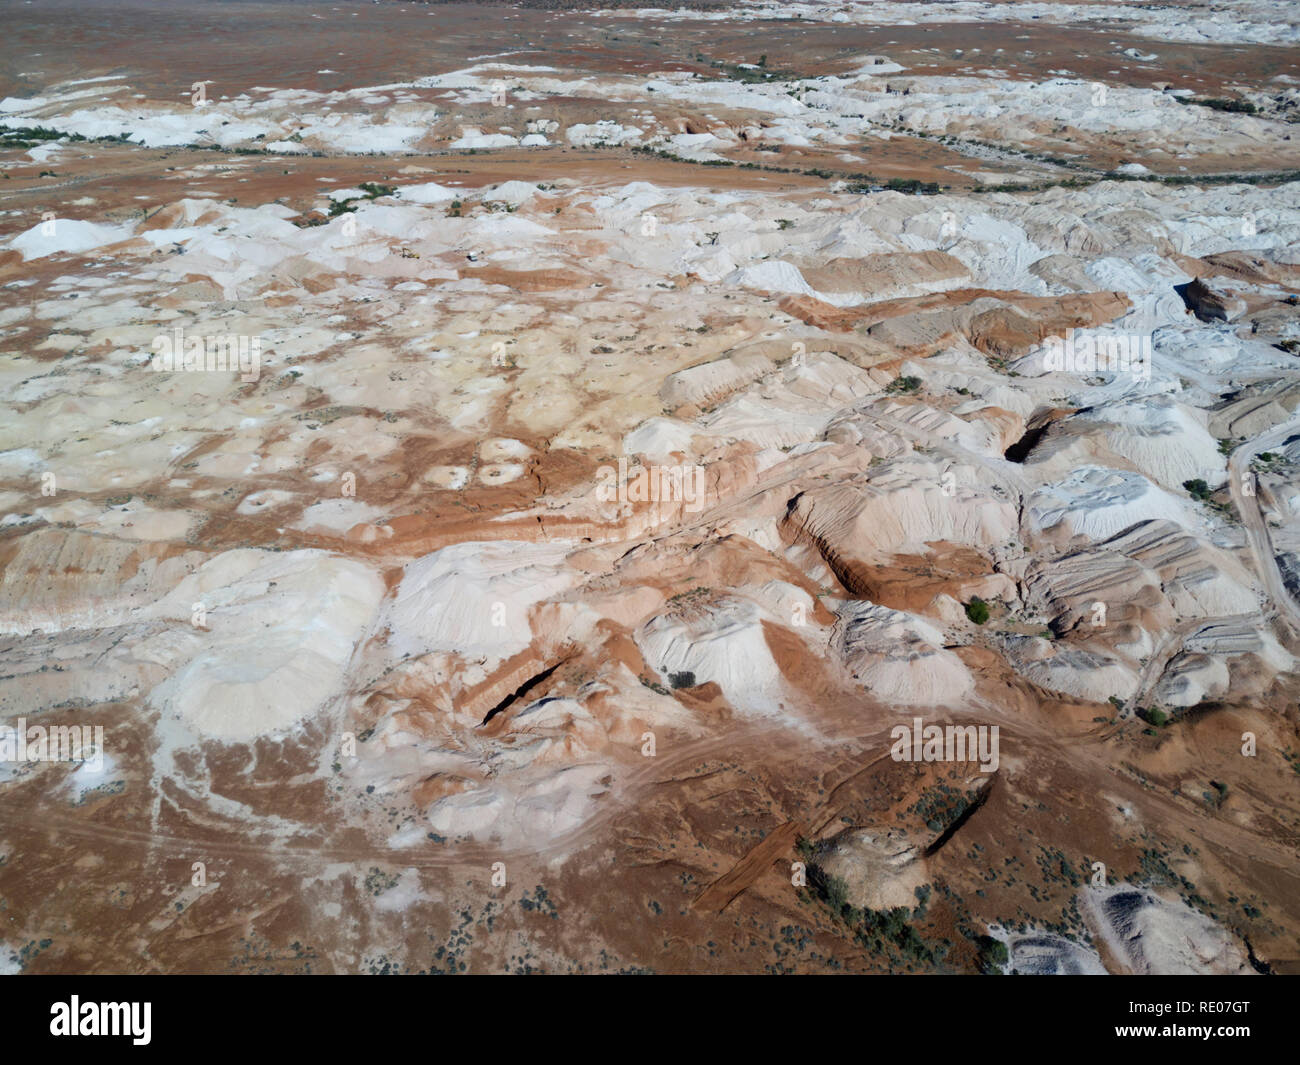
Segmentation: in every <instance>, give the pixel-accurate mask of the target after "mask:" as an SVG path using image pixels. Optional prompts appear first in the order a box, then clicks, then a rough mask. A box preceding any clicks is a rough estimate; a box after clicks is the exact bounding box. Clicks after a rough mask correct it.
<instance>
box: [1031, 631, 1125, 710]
mask: <svg viewBox="0 0 1300 1065" xmlns="http://www.w3.org/2000/svg"><path fill="white" fill-rule="evenodd" d="M1006 659H1007V662H1008V663H1010V665H1011V666H1012V668H1014V669H1015V671H1016V672H1017V673H1019V674H1020V675H1021V676H1022V677H1024V678H1025V679H1026V680H1029V681H1032V682H1033V683H1034V684H1037V685H1038V686H1039V687H1042V688H1048V689H1050V690H1052V691H1058V692H1064V693H1065V694H1066V695H1075V696H1078V697H1079V698H1080V699H1088V700H1090V701H1092V702H1094V703H1104V702H1106V701H1107V700H1108V699H1109V698H1110V697H1111V696H1112V695H1115V696H1118V697H1119V698H1121V699H1131V698H1132V697H1133V696H1134V695H1135V694H1137V687H1138V675H1137V673H1136V671H1134V670H1133V669H1132V668H1131V667H1129V666H1127V665H1125V664H1124V663H1123V662H1121V661H1120V660H1119V659H1117V658H1112V657H1111V656H1110V655H1107V654H1102V653H1100V652H1098V651H1093V650H1085V649H1084V648H1081V647H1058V646H1056V645H1054V644H1053V643H1052V642H1051V641H1050V640H1045V639H1043V638H1042V637H1040V636H1016V637H1012V638H1010V639H1008V640H1007V641H1006Z"/></svg>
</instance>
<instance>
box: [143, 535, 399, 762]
mask: <svg viewBox="0 0 1300 1065" xmlns="http://www.w3.org/2000/svg"><path fill="white" fill-rule="evenodd" d="M383 595H384V583H383V581H382V580H381V579H380V577H379V575H378V574H377V573H375V572H374V571H373V570H372V569H371V568H370V567H368V566H365V565H363V564H361V563H359V562H353V561H349V560H347V559H342V558H338V557H336V556H334V555H331V554H329V553H327V552H325V551H314V550H308V551H290V552H283V553H281V552H273V551H255V550H238V551H227V552H225V553H224V554H221V555H218V556H217V557H216V558H214V559H212V560H211V561H210V562H207V563H205V564H204V565H203V566H202V567H200V568H199V570H198V571H197V572H196V573H194V574H192V575H191V576H189V577H187V578H186V579H185V580H183V581H182V582H181V583H180V584H179V585H178V586H177V587H176V589H175V590H174V591H173V592H172V593H171V594H169V595H168V596H167V597H166V598H165V599H163V600H161V601H160V602H159V603H158V604H157V605H156V606H155V607H154V608H153V610H152V611H151V613H153V614H155V615H156V616H157V617H160V618H167V619H171V620H177V619H181V618H183V619H185V620H186V621H189V620H190V619H191V618H192V616H193V613H194V604H197V603H202V604H203V606H204V608H205V610H206V613H207V617H206V630H204V629H201V628H196V629H194V632H193V637H192V639H191V640H190V641H188V642H189V644H190V647H191V649H192V654H191V655H190V657H189V658H188V660H187V661H184V662H183V663H178V664H177V665H176V666H175V667H173V668H174V672H173V673H172V675H171V676H170V677H169V678H168V679H167V680H165V681H164V682H163V683H162V684H160V685H158V687H156V688H155V689H154V690H153V691H152V692H151V693H150V696H149V700H150V702H151V704H152V705H154V706H156V707H158V708H159V709H160V710H161V711H162V712H163V714H164V715H172V716H176V717H179V718H181V719H182V720H183V721H184V722H185V723H186V724H187V725H188V726H190V727H191V728H192V729H193V730H194V731H196V732H198V733H200V734H201V735H203V736H206V737H210V738H212V739H218V740H225V741H228V742H241V741H248V740H252V739H255V738H257V737H258V736H264V735H268V734H271V733H275V732H279V731H282V730H284V729H287V728H290V727H291V726H293V725H295V724H297V723H298V722H300V721H302V720H304V719H305V718H308V717H310V716H311V715H312V714H314V713H315V712H317V711H318V710H319V709H320V708H321V707H322V706H323V705H324V704H325V702H326V701H327V700H328V699H329V698H330V697H331V696H332V695H334V694H336V693H337V692H338V691H339V689H340V687H341V686H342V684H343V680H344V676H345V674H346V672H347V668H348V664H349V662H350V661H351V658H352V652H353V650H354V648H355V647H356V645H357V643H358V641H359V640H360V639H361V638H362V637H363V636H364V634H365V633H366V631H367V629H368V628H369V625H370V622H371V620H372V619H373V617H374V615H375V611H376V610H377V608H378V606H379V603H380V601H381V600H382V598H383Z"/></svg>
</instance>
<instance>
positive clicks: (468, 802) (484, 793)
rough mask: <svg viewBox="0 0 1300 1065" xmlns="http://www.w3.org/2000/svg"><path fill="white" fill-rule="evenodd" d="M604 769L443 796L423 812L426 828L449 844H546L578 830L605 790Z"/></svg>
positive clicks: (588, 767)
mask: <svg viewBox="0 0 1300 1065" xmlns="http://www.w3.org/2000/svg"><path fill="white" fill-rule="evenodd" d="M609 777H610V768H609V766H607V765H604V764H601V763H596V764H585V765H575V766H567V767H565V768H563V769H559V770H556V771H554V772H551V773H547V774H545V775H543V776H541V777H540V778H539V779H535V780H532V781H531V782H529V783H526V784H517V785H515V786H514V787H513V788H512V787H511V786H509V785H508V784H506V783H504V782H501V783H497V784H492V785H488V786H486V787H482V788H476V789H474V790H472V791H467V792H461V793H459V794H455V795H447V796H445V797H444V798H441V799H439V800H438V801H437V802H435V803H434V804H433V805H432V806H430V807H429V812H428V818H429V824H430V825H431V826H432V827H433V829H434V831H435V832H438V833H439V834H440V835H444V836H449V837H451V838H453V839H460V838H464V837H469V838H472V839H483V840H486V839H497V840H504V841H506V842H510V843H521V842H528V843H534V844H535V843H537V842H538V841H541V840H551V839H556V838H557V837H560V836H563V835H564V834H565V833H567V832H572V831H573V830H574V829H576V828H578V827H580V826H581V825H582V823H583V822H584V821H586V820H587V819H588V818H589V817H590V816H591V815H592V813H593V812H594V805H595V803H596V801H597V799H598V798H599V797H600V796H601V795H603V794H604V793H605V792H606V791H608V780H609Z"/></svg>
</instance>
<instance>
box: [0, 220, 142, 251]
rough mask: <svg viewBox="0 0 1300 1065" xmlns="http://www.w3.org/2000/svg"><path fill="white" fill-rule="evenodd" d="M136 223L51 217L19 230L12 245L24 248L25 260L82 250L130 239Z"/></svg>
mask: <svg viewBox="0 0 1300 1065" xmlns="http://www.w3.org/2000/svg"><path fill="white" fill-rule="evenodd" d="M133 231H134V227H132V226H103V225H98V224H97V223H95V222H80V221H77V220H76V219H73V218H52V219H49V220H48V221H45V222H39V223H37V224H36V225H34V226H32V228H31V229H28V230H25V231H24V232H22V233H19V234H18V236H16V237H14V238H13V240H11V241H10V242H9V247H11V248H12V249H13V250H14V251H17V252H21V253H22V257H23V261H24V262H26V261H27V260H28V259H43V258H45V257H46V256H47V255H57V254H59V253H60V252H83V251H91V250H93V249H95V248H102V247H105V246H106V245H109V244H116V243H117V242H118V241H122V240H126V239H128V238H129V237H130V236H131V234H132V232H133Z"/></svg>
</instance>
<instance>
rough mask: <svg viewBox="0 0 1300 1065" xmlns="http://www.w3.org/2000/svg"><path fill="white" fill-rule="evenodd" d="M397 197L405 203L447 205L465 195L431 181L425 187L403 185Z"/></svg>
mask: <svg viewBox="0 0 1300 1065" xmlns="http://www.w3.org/2000/svg"><path fill="white" fill-rule="evenodd" d="M395 195H397V196H398V197H399V198H400V199H401V200H402V201H403V202H404V203H446V202H448V201H449V200H454V199H456V197H457V196H461V195H463V193H462V192H461V191H460V190H457V189H453V188H448V187H447V186H446V185H439V184H438V183H437V182H435V181H429V182H426V183H425V184H423V185H403V186H402V187H401V188H399V189H398V190H397V192H396V194H395Z"/></svg>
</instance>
